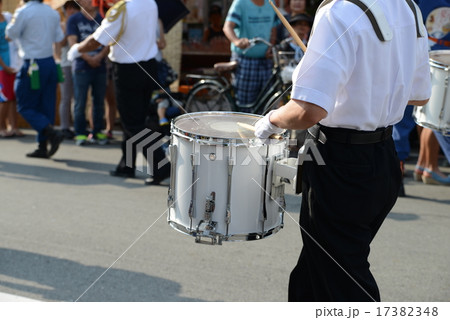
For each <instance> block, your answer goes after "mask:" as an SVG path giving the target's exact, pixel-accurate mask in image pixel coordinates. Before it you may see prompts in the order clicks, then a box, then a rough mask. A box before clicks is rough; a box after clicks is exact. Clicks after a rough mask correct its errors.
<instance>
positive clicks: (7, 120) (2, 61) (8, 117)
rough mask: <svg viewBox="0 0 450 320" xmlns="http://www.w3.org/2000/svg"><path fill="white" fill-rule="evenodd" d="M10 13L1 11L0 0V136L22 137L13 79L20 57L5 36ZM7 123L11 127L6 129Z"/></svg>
mask: <svg viewBox="0 0 450 320" xmlns="http://www.w3.org/2000/svg"><path fill="white" fill-rule="evenodd" d="M11 18H12V16H11V13H9V12H2V1H1V0H0V86H1V87H0V137H2V138H9V137H23V136H24V134H23V133H22V132H21V131H20V130H19V128H18V127H17V110H16V95H15V93H14V80H15V77H16V73H17V71H18V70H19V69H20V67H21V63H22V61H21V60H22V59H20V57H19V56H18V52H17V46H16V43H15V42H14V41H11V42H8V40H6V38H5V29H6V25H7V24H8V23H9V22H10V21H11ZM8 124H9V125H10V127H11V129H10V130H7V126H8Z"/></svg>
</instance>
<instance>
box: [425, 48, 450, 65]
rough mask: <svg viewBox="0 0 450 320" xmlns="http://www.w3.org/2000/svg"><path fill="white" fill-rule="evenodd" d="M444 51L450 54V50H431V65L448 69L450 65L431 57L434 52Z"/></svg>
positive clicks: (440, 52)
mask: <svg viewBox="0 0 450 320" xmlns="http://www.w3.org/2000/svg"><path fill="white" fill-rule="evenodd" d="M442 53H446V54H448V55H450V50H433V51H430V58H429V61H430V65H432V66H434V67H437V68H440V69H448V68H449V67H450V65H448V64H445V63H442V62H439V61H437V60H434V59H433V58H431V55H432V54H442Z"/></svg>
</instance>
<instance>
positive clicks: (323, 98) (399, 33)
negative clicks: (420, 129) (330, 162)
mask: <svg viewBox="0 0 450 320" xmlns="http://www.w3.org/2000/svg"><path fill="white" fill-rule="evenodd" d="M377 3H378V5H379V6H380V7H381V9H382V10H383V12H384V13H385V15H386V18H387V21H388V23H389V25H390V27H391V29H392V31H393V39H392V40H390V41H387V42H381V41H380V40H379V39H378V37H377V36H376V33H375V31H374V29H373V27H372V24H371V23H370V21H369V19H368V17H367V15H366V14H365V13H364V12H363V11H362V10H361V9H360V8H359V7H358V6H356V5H354V4H353V3H351V2H348V1H344V0H336V1H333V2H331V3H330V4H328V5H326V6H324V7H323V8H322V9H321V10H320V11H319V12H318V14H317V15H316V18H315V22H314V34H313V35H312V37H311V39H310V41H309V43H308V49H307V51H306V54H305V56H304V57H303V59H302V60H301V62H300V64H299V65H298V66H297V68H296V70H295V72H294V74H293V78H292V80H293V88H292V93H291V97H292V98H293V99H297V100H303V101H307V102H310V103H314V104H317V105H319V106H320V107H322V108H324V109H325V110H326V111H327V112H328V115H327V117H326V118H325V119H322V120H321V121H320V123H321V124H322V125H325V126H329V127H342V128H350V129H356V130H367V131H371V130H375V129H377V128H381V127H386V126H389V125H393V124H395V123H397V122H399V121H400V120H401V119H402V118H403V113H404V109H405V107H406V105H407V102H408V101H409V100H426V99H428V98H429V97H430V96H431V79H430V67H429V55H428V46H427V38H426V36H425V37H423V38H417V33H416V24H415V19H414V15H413V12H412V10H411V9H410V8H409V7H408V5H407V3H406V1H404V0H396V1H392V0H378V1H377ZM420 24H421V28H423V29H422V30H423V33H424V34H425V35H426V30H425V27H424V26H423V24H422V22H420Z"/></svg>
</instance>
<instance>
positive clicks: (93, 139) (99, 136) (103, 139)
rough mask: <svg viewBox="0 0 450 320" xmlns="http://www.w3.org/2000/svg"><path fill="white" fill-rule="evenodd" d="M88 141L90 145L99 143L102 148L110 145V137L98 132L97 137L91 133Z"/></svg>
mask: <svg viewBox="0 0 450 320" xmlns="http://www.w3.org/2000/svg"><path fill="white" fill-rule="evenodd" d="M87 139H88V141H89V142H90V143H98V144H99V145H101V146H104V145H105V144H107V143H108V136H107V135H106V134H104V133H101V132H98V133H96V134H95V135H94V134H92V133H90V134H89V136H88V137H87Z"/></svg>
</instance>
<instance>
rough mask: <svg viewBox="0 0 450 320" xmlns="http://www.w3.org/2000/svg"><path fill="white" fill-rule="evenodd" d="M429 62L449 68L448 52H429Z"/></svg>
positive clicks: (449, 55)
mask: <svg viewBox="0 0 450 320" xmlns="http://www.w3.org/2000/svg"><path fill="white" fill-rule="evenodd" d="M430 62H434V63H435V64H438V65H441V66H444V67H448V66H450V50H435V51H431V52H430Z"/></svg>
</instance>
